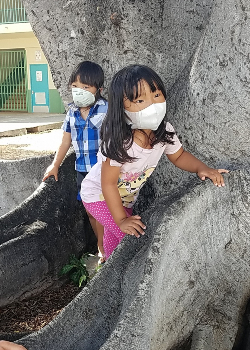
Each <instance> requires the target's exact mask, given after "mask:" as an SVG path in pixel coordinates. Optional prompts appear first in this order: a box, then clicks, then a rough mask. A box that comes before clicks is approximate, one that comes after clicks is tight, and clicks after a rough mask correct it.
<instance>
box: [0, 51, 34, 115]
mask: <svg viewBox="0 0 250 350" xmlns="http://www.w3.org/2000/svg"><path fill="white" fill-rule="evenodd" d="M26 67H27V64H26V52H25V50H6V51H5V50H0V110H1V111H27V69H26Z"/></svg>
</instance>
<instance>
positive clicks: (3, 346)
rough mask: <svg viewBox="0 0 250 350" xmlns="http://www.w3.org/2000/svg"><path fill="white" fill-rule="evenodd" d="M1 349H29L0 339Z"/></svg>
mask: <svg viewBox="0 0 250 350" xmlns="http://www.w3.org/2000/svg"><path fill="white" fill-rule="evenodd" d="M0 350H27V349H26V348H24V347H23V346H22V345H18V344H15V343H10V342H8V341H6V340H0Z"/></svg>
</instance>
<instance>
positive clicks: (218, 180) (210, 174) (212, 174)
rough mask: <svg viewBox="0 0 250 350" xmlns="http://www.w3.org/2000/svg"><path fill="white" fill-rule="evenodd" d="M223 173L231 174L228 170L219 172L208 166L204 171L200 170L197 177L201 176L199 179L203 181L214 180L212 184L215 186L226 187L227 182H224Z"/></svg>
mask: <svg viewBox="0 0 250 350" xmlns="http://www.w3.org/2000/svg"><path fill="white" fill-rule="evenodd" d="M222 173H229V171H228V170H226V169H218V170H217V169H213V168H209V167H207V166H204V168H203V169H200V170H199V171H198V172H197V175H198V176H199V178H200V179H201V180H205V179H206V178H209V179H210V180H212V182H213V184H214V185H215V186H218V187H224V186H225V182H224V179H223V176H222V175H221V174H222Z"/></svg>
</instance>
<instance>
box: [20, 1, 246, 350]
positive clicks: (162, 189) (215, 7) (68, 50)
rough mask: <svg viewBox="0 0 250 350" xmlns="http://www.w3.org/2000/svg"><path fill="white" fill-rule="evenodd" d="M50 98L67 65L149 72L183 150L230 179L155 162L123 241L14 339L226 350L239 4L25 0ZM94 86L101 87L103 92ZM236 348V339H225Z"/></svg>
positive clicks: (242, 63)
mask: <svg viewBox="0 0 250 350" xmlns="http://www.w3.org/2000/svg"><path fill="white" fill-rule="evenodd" d="M24 3H25V6H26V9H27V12H28V15H29V19H30V22H31V24H32V26H33V29H34V31H35V33H36V35H37V37H38V39H39V41H40V44H41V46H42V48H43V50H44V52H45V55H46V57H47V59H48V61H49V64H50V67H51V70H52V74H53V78H54V81H55V84H56V86H57V87H58V88H59V90H60V92H61V95H62V96H63V99H64V100H65V102H66V101H68V100H69V98H70V97H69V92H68V90H67V87H66V86H67V80H68V77H69V75H70V72H71V70H72V68H73V66H75V65H76V63H78V62H80V61H82V60H85V59H90V60H94V61H96V62H97V63H99V64H101V65H102V66H103V67H104V70H105V74H106V82H107V83H108V82H109V81H110V78H111V76H112V75H113V74H114V73H115V72H116V71H117V70H118V69H120V68H121V67H122V66H124V65H127V64H129V63H134V62H138V63H143V64H147V65H149V66H151V67H153V68H155V69H156V71H157V72H158V73H159V74H160V76H162V77H163V80H164V82H165V84H166V87H167V90H168V115H169V120H170V122H171V123H172V124H173V125H174V126H175V128H176V130H177V132H178V134H179V135H180V136H181V138H182V142H183V144H184V147H185V148H186V149H187V150H189V151H192V152H193V153H194V154H196V155H198V156H199V157H200V158H201V159H202V160H204V161H206V162H207V163H208V164H209V165H212V166H214V167H215V166H218V167H227V168H228V167H229V168H230V169H241V170H237V171H235V172H232V173H231V175H230V176H229V178H228V181H227V183H226V184H227V187H226V188H225V189H217V188H213V187H212V185H211V184H209V183H206V184H200V183H199V182H197V181H195V180H194V179H193V176H190V175H187V174H186V173H183V172H180V171H179V170H176V169H174V168H173V167H172V166H171V165H169V164H168V163H167V162H165V161H162V163H161V165H159V167H158V168H157V170H156V171H155V172H154V174H153V175H152V177H151V178H150V181H149V183H148V184H147V186H145V188H144V190H143V193H142V196H141V197H140V200H139V202H138V205H137V208H136V211H138V212H139V213H140V214H142V219H143V221H145V222H146V223H147V235H146V236H145V237H143V238H141V239H140V240H136V239H133V238H132V237H126V238H125V239H124V241H123V243H122V244H121V245H120V246H119V248H118V249H117V250H116V252H115V254H114V255H113V256H112V258H111V259H110V261H109V262H108V263H107V265H106V266H105V267H104V268H103V269H102V270H101V272H100V274H98V276H96V278H95V279H94V280H93V281H92V282H91V284H90V285H89V287H88V288H86V289H85V290H84V291H83V292H82V293H81V295H80V296H79V297H77V298H76V299H75V300H74V301H73V302H72V303H71V304H70V305H69V306H68V307H67V308H65V310H64V311H63V312H62V314H61V315H59V317H58V318H57V319H56V320H55V321H54V322H52V324H51V325H49V326H48V327H45V329H44V330H42V331H41V332H39V333H37V334H34V335H32V336H30V337H27V338H25V339H22V340H21V341H20V343H22V344H23V345H25V346H27V348H28V349H29V350H38V349H41V348H42V349H45V350H49V349H50V350H51V349H62V350H63V349H65V350H66V349H67V350H71V349H72V350H73V349H74V350H80V349H86V350H89V349H91V350H95V349H102V350H108V349H110V350H111V349H120V350H123V349H124V350H127V349H136V350H138V349H143V350H145V349H150V350H155V349H157V350H161V349H164V350H167V349H169V350H170V349H177V348H178V349H181V348H182V346H184V345H183V344H185V342H186V341H187V340H188V339H189V338H190V337H192V345H191V349H192V350H206V349H213V350H229V349H232V348H233V346H234V343H235V338H236V335H237V332H238V329H239V324H240V322H241V319H242V314H243V312H244V309H245V307H246V303H247V300H248V299H249V295H250V285H249V277H250V276H249V273H250V271H249V239H248V234H249V189H248V187H249V159H248V155H249V115H250V102H249V92H250V84H249V82H250V69H249V68H250V58H249V47H250V39H249V28H250V15H249V14H250V3H249V1H247V0H227V1H224V0H203V1H201V0H193V1H192V0H190V1H187V0H185V1H182V0H167V1H163V0H158V1H153V2H152V1H151V0H150V1H149V0H141V1H139V0H138V1H135V0H130V1H128V0H126V1H125V0H124V1H122V0H118V1H117V0H116V1H114V0H113V1H107V0H106V1H105V0H104V1H102V2H100V1H97V0H95V1H90V0H86V1H80V0H69V1H66V0H65V1H63V0H58V1H56V2H48V1H47V0H39V1H38V0H25V1H24ZM107 83H106V84H107ZM235 346H236V345H235Z"/></svg>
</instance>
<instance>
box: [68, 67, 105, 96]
mask: <svg viewBox="0 0 250 350" xmlns="http://www.w3.org/2000/svg"><path fill="white" fill-rule="evenodd" d="M78 79H79V81H80V82H81V83H82V84H88V85H90V86H94V87H95V88H96V89H97V92H96V95H95V96H96V101H97V100H98V99H99V98H103V97H102V96H101V93H100V88H101V87H102V86H103V83H104V72H103V69H102V67H101V66H99V64H97V63H95V62H91V61H83V62H81V63H79V64H78V65H77V66H76V67H75V69H74V70H73V72H72V74H71V76H70V78H69V86H71V85H72V84H73V83H74V82H75V81H77V80H78Z"/></svg>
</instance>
